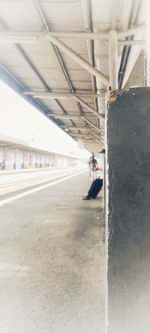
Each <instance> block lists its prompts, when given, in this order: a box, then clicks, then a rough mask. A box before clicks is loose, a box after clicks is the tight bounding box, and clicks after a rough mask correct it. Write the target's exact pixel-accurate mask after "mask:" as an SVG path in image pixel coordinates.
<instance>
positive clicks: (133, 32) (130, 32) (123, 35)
mask: <svg viewBox="0 0 150 333" xmlns="http://www.w3.org/2000/svg"><path fill="white" fill-rule="evenodd" d="M144 30H145V25H144V24H143V25H139V26H136V27H134V28H131V29H127V30H126V31H122V32H118V38H126V37H129V36H134V35H136V34H139V33H140V32H144Z"/></svg>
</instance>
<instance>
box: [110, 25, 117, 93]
mask: <svg viewBox="0 0 150 333" xmlns="http://www.w3.org/2000/svg"><path fill="white" fill-rule="evenodd" d="M108 50H109V78H110V86H111V89H112V90H114V89H118V41H117V32H116V31H115V30H111V31H110V33H109V45H108Z"/></svg>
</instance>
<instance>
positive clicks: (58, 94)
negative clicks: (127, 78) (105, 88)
mask: <svg viewBox="0 0 150 333" xmlns="http://www.w3.org/2000/svg"><path fill="white" fill-rule="evenodd" d="M24 94H25V95H30V96H33V97H35V98H43V99H51V98H52V99H55V98H62V99H66V98H70V97H71V98H72V97H78V96H81V97H95V98H96V97H102V96H105V93H98V94H97V93H90V92H89V93H86V94H85V93H82V92H80V93H77V92H76V93H71V92H70V93H68V92H63V91H62V92H39V91H25V92H24Z"/></svg>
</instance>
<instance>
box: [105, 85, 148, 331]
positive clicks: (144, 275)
mask: <svg viewBox="0 0 150 333" xmlns="http://www.w3.org/2000/svg"><path fill="white" fill-rule="evenodd" d="M107 127H108V163H109V173H108V181H109V204H108V212H109V215H108V233H109V239H108V319H109V328H108V332H109V333H149V332H150V88H135V89H130V90H129V91H124V92H121V91H120V92H119V91H118V92H117V93H116V94H115V93H114V95H113V96H111V98H110V104H109V110H108V123H107Z"/></svg>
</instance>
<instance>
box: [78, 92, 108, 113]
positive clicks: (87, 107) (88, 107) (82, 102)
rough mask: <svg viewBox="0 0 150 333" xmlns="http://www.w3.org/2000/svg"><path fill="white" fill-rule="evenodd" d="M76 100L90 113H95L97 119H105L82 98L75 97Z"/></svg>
mask: <svg viewBox="0 0 150 333" xmlns="http://www.w3.org/2000/svg"><path fill="white" fill-rule="evenodd" d="M74 98H75V99H76V100H77V101H78V102H79V103H80V104H81V105H83V106H84V107H85V108H86V109H87V110H88V111H90V112H91V113H93V114H94V115H95V116H96V117H97V118H103V117H102V116H101V115H100V114H99V113H98V112H97V111H95V110H94V109H93V108H92V107H91V106H89V105H88V104H87V103H85V102H84V101H83V100H82V99H81V98H79V97H77V96H74Z"/></svg>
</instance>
